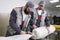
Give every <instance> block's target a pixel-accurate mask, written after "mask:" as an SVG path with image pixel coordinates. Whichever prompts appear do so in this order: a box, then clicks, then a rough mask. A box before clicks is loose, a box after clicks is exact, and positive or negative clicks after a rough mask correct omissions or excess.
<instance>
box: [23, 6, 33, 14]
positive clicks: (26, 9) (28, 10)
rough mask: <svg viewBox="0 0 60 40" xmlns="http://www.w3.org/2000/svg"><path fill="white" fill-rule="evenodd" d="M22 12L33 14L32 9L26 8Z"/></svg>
mask: <svg viewBox="0 0 60 40" xmlns="http://www.w3.org/2000/svg"><path fill="white" fill-rule="evenodd" d="M24 12H25V13H26V14H29V12H33V9H32V8H29V7H27V8H25V10H24Z"/></svg>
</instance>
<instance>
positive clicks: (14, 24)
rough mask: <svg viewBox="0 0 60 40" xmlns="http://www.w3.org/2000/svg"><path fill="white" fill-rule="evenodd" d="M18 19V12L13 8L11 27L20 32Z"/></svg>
mask: <svg viewBox="0 0 60 40" xmlns="http://www.w3.org/2000/svg"><path fill="white" fill-rule="evenodd" d="M16 20H17V13H16V11H15V10H14V9H13V10H12V12H11V14H10V20H9V25H10V26H11V28H12V29H13V30H15V31H16V32H18V33H20V28H18V26H17V24H16Z"/></svg>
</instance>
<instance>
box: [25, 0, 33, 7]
mask: <svg viewBox="0 0 60 40" xmlns="http://www.w3.org/2000/svg"><path fill="white" fill-rule="evenodd" d="M26 5H27V6H28V7H30V8H34V4H33V3H32V2H31V1H28V2H27V3H26Z"/></svg>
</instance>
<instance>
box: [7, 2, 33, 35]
mask: <svg viewBox="0 0 60 40" xmlns="http://www.w3.org/2000/svg"><path fill="white" fill-rule="evenodd" d="M33 10H34V4H33V3H32V2H31V1H28V2H27V3H26V5H25V6H23V7H16V8H13V10H12V11H11V14H10V20H9V26H8V27H7V33H6V36H13V35H19V34H31V30H30V29H31V26H33V24H34V22H33V17H32V15H31V14H33V13H34V12H33ZM29 25H30V26H29Z"/></svg>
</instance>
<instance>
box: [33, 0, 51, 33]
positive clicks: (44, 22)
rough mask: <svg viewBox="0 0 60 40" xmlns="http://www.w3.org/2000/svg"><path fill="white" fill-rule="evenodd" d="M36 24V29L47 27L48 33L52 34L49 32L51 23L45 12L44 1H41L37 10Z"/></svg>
mask: <svg viewBox="0 0 60 40" xmlns="http://www.w3.org/2000/svg"><path fill="white" fill-rule="evenodd" d="M35 24H36V27H41V26H46V29H47V31H48V33H49V32H50V31H49V26H50V21H49V16H48V13H47V12H46V11H45V10H44V1H40V2H39V4H38V7H37V8H36V13H35ZM34 28H35V27H34Z"/></svg>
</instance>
